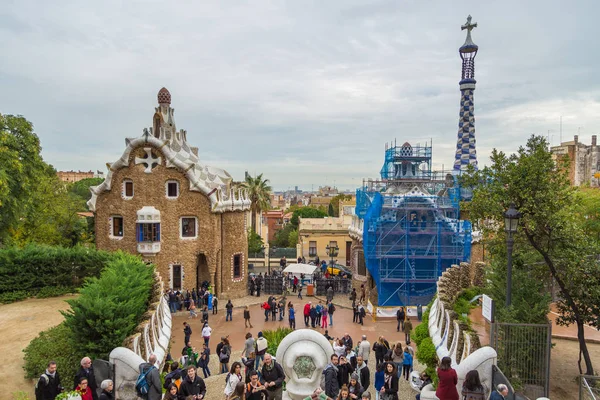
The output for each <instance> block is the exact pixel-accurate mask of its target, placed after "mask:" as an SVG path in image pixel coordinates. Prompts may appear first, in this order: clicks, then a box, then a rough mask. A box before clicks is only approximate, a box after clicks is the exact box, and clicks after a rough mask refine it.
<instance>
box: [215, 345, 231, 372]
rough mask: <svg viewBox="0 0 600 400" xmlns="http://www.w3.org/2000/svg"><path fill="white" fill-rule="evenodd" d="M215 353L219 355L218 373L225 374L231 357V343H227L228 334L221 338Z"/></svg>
mask: <svg viewBox="0 0 600 400" xmlns="http://www.w3.org/2000/svg"><path fill="white" fill-rule="evenodd" d="M219 345H220V346H219ZM216 354H218V355H219V364H220V365H221V372H220V373H221V374H226V373H227V371H228V370H229V359H230V357H231V344H229V336H226V337H222V338H221V343H219V344H218V345H217V352H216Z"/></svg>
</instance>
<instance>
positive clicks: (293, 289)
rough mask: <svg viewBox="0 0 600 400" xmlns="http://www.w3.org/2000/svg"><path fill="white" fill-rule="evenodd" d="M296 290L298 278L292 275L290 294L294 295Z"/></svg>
mask: <svg viewBox="0 0 600 400" xmlns="http://www.w3.org/2000/svg"><path fill="white" fill-rule="evenodd" d="M297 290H298V277H297V276H295V275H294V280H293V281H292V293H296V291H297Z"/></svg>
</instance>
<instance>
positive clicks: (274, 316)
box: [271, 297, 277, 321]
mask: <svg viewBox="0 0 600 400" xmlns="http://www.w3.org/2000/svg"><path fill="white" fill-rule="evenodd" d="M275 319H277V302H276V301H275V297H273V298H272V299H271V321H275Z"/></svg>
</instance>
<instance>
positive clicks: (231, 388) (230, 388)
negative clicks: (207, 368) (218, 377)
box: [224, 361, 244, 398]
mask: <svg viewBox="0 0 600 400" xmlns="http://www.w3.org/2000/svg"><path fill="white" fill-rule="evenodd" d="M240 382H241V383H242V384H243V383H244V382H243V380H242V364H240V363H239V362H237V361H236V362H234V363H233V364H231V370H229V373H228V374H227V377H226V378H225V390H224V393H225V397H226V398H228V397H229V396H231V395H232V394H233V392H235V387H236V385H237V384H238V383H240Z"/></svg>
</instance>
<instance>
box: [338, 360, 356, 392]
mask: <svg viewBox="0 0 600 400" xmlns="http://www.w3.org/2000/svg"><path fill="white" fill-rule="evenodd" d="M353 372H354V368H353V367H352V364H350V362H348V361H347V360H346V356H341V357H340V361H339V365H338V383H339V385H340V387H342V386H344V385H346V386H348V383H349V382H350V374H351V373H353Z"/></svg>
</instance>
